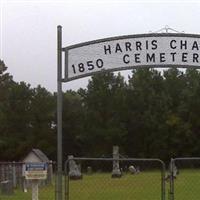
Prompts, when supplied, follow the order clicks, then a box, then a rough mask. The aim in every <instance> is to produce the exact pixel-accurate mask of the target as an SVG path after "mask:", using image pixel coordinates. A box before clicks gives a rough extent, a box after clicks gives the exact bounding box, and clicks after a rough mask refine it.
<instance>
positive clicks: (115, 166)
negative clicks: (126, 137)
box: [112, 146, 122, 178]
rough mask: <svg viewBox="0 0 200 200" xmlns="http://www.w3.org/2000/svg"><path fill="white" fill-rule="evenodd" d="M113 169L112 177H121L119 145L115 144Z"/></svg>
mask: <svg viewBox="0 0 200 200" xmlns="http://www.w3.org/2000/svg"><path fill="white" fill-rule="evenodd" d="M113 159H116V160H113V170H112V178H120V177H121V176H122V173H121V171H120V167H119V147H118V146H113Z"/></svg>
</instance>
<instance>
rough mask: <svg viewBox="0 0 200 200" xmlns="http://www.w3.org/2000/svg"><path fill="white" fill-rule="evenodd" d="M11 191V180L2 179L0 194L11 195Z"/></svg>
mask: <svg viewBox="0 0 200 200" xmlns="http://www.w3.org/2000/svg"><path fill="white" fill-rule="evenodd" d="M13 193H14V191H13V183H12V181H9V180H7V181H2V182H1V194H2V195H12V194H13Z"/></svg>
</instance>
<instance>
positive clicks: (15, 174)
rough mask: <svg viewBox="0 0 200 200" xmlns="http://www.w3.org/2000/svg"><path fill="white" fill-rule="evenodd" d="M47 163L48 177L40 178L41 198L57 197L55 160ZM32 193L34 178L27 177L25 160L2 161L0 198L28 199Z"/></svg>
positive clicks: (12, 199)
mask: <svg viewBox="0 0 200 200" xmlns="http://www.w3.org/2000/svg"><path fill="white" fill-rule="evenodd" d="M46 164H47V179H45V180H39V181H38V185H39V199H41V200H51V199H52V200H54V199H55V174H54V169H55V168H56V166H55V163H54V162H48V163H46ZM31 195H32V180H26V179H25V163H24V162H0V200H28V199H31V198H32V197H31Z"/></svg>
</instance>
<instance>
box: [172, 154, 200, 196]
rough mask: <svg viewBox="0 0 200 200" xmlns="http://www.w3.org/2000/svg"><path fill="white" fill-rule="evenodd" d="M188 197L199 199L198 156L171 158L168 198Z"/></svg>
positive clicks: (199, 171) (199, 162) (199, 159)
mask: <svg viewBox="0 0 200 200" xmlns="http://www.w3.org/2000/svg"><path fill="white" fill-rule="evenodd" d="M188 199H189V200H199V199H200V157H194V158H175V159H171V163H170V200H188Z"/></svg>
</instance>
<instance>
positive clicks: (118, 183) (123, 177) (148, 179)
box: [65, 157, 165, 200]
mask: <svg viewBox="0 0 200 200" xmlns="http://www.w3.org/2000/svg"><path fill="white" fill-rule="evenodd" d="M115 166H118V174H117V173H116V174H115V175H114V173H115V172H116V168H115ZM70 168H71V169H70ZM72 168H73V169H72ZM114 168H115V169H114ZM119 172H120V173H119ZM111 199H115V200H132V199H136V200H165V164H164V162H163V161H161V160H159V159H135V158H126V159H113V158H75V157H72V158H70V159H68V160H67V161H66V163H65V200H111Z"/></svg>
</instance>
